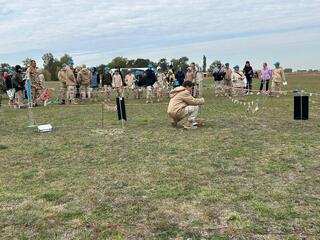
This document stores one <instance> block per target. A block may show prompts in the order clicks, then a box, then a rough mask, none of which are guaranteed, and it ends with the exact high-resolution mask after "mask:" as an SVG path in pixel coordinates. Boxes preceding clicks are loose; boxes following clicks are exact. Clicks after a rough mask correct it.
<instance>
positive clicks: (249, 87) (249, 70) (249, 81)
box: [243, 61, 254, 94]
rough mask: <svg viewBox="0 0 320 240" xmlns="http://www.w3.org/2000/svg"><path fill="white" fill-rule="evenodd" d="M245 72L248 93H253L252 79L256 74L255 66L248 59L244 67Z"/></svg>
mask: <svg viewBox="0 0 320 240" xmlns="http://www.w3.org/2000/svg"><path fill="white" fill-rule="evenodd" d="M243 73H244V75H245V76H246V79H247V84H246V89H247V93H248V94H249V93H251V90H252V79H253V76H254V72H253V68H252V67H251V65H250V62H249V61H246V65H245V66H244V68H243Z"/></svg>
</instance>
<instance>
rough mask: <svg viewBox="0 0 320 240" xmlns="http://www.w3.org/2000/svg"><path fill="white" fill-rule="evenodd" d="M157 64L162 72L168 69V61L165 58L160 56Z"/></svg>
mask: <svg viewBox="0 0 320 240" xmlns="http://www.w3.org/2000/svg"><path fill="white" fill-rule="evenodd" d="M157 66H158V67H159V68H160V70H161V71H162V72H166V71H168V69H169V63H168V61H167V59H165V58H161V59H160V60H159V62H158V63H157Z"/></svg>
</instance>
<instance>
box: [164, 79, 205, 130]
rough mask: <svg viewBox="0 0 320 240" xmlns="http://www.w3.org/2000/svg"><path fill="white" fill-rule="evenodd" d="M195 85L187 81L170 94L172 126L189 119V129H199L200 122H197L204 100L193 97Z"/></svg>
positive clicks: (169, 109)
mask: <svg viewBox="0 0 320 240" xmlns="http://www.w3.org/2000/svg"><path fill="white" fill-rule="evenodd" d="M193 87H194V83H192V82H190V81H185V82H184V83H183V85H182V86H181V87H177V88H175V89H173V90H172V91H171V92H170V102H169V106H168V110H167V113H168V115H169V117H170V118H171V119H172V126H174V127H176V126H178V123H179V122H180V121H181V120H183V119H184V118H187V120H188V124H187V127H189V128H197V126H198V125H199V123H200V121H198V120H197V116H198V113H199V109H200V108H199V106H200V105H203V104H204V99H203V98H200V99H196V98H194V97H193V96H192V95H191V92H192V89H193Z"/></svg>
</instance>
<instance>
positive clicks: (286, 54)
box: [0, 0, 320, 69]
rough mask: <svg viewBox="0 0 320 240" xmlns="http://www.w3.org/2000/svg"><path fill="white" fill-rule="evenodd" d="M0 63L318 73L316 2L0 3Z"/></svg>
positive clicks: (0, 0) (109, 0)
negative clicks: (48, 58)
mask: <svg viewBox="0 0 320 240" xmlns="http://www.w3.org/2000/svg"><path fill="white" fill-rule="evenodd" d="M0 6H1V9H0V36H1V37H0V38H1V41H0V62H9V63H10V64H16V63H20V62H21V61H22V60H23V59H25V58H26V57H30V58H35V59H38V60H40V59H41V56H42V55H43V54H44V53H46V52H52V53H53V54H54V55H55V56H58V57H59V56H61V55H63V54H64V53H68V54H70V55H71V56H73V58H74V60H75V63H76V64H82V63H84V64H87V65H96V64H100V63H106V62H108V61H110V60H111V59H112V58H113V57H115V56H125V57H128V58H137V57H144V58H150V59H152V60H157V59H160V58H163V57H165V58H167V59H171V58H173V57H180V56H188V57H189V58H190V59H191V60H193V61H195V62H199V63H200V62H201V59H202V56H203V54H205V55H207V57H208V61H209V62H211V61H213V60H216V59H220V60H222V61H224V62H230V63H231V64H234V65H235V64H240V65H242V64H243V62H244V61H245V60H251V61H252V62H253V63H254V65H255V66H257V67H258V66H260V65H261V63H262V62H264V61H267V62H269V63H273V62H275V61H280V62H281V63H282V64H283V65H284V66H285V67H293V68H295V69H296V68H317V69H319V68H320V64H319V56H320V41H319V40H320V17H319V12H320V1H319V0H281V1H277V0H265V1H258V0H244V1H239V0H228V1H221V0H219V1H217V0H175V1H172V0H170V1H169V0H153V1H148V0H92V1H87V0H73V1H69V0H54V1H53V0H28V1H22V0H10V1H9V0H0Z"/></svg>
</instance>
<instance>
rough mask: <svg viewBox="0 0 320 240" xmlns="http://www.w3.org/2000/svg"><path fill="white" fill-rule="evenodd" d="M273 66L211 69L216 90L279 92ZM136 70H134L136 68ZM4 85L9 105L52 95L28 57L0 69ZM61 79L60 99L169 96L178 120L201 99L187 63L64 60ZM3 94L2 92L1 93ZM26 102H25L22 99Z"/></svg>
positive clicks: (193, 112) (279, 75) (199, 81)
mask: <svg viewBox="0 0 320 240" xmlns="http://www.w3.org/2000/svg"><path fill="white" fill-rule="evenodd" d="M274 66H275V67H274V69H271V68H269V67H268V65H267V63H264V64H263V66H262V68H261V70H258V71H255V70H254V69H253V68H252V66H251V64H250V62H249V61H247V62H246V64H245V66H244V68H243V70H240V67H239V66H238V65H236V66H234V67H233V69H232V68H231V67H230V64H229V63H226V64H221V63H218V64H217V65H216V67H215V68H214V69H213V71H212V76H213V79H214V93H215V95H216V96H238V95H240V96H244V95H249V94H253V93H254V92H256V93H257V94H266V95H274V96H277V97H279V96H280V95H281V93H282V91H283V86H285V85H286V84H287V82H286V78H285V74H284V70H283V68H282V67H281V66H280V63H279V62H277V63H275V64H274ZM136 70H138V71H136ZM255 77H256V78H258V79H260V81H261V83H260V88H259V90H253V84H252V83H253V79H254V78H255ZM1 79H2V81H0V82H2V83H3V84H2V86H3V88H4V89H5V90H6V93H7V95H8V98H9V106H11V107H15V108H22V107H26V106H29V107H34V106H38V105H42V104H43V105H46V104H47V103H48V101H50V99H52V97H53V95H54V94H53V89H49V88H47V87H46V83H45V78H44V75H43V74H42V71H41V70H39V68H38V67H37V64H36V61H34V60H32V61H31V62H30V64H29V66H28V68H26V69H23V68H22V67H21V66H19V65H17V66H15V67H14V68H12V69H9V70H5V71H3V72H2V73H1ZM58 79H59V81H60V93H59V98H58V103H59V104H62V105H64V104H77V103H79V102H80V101H86V100H87V99H90V98H92V97H94V96H95V95H96V94H98V93H102V96H103V98H104V99H105V101H106V102H110V101H111V100H112V96H115V97H126V98H130V97H132V98H137V99H141V98H145V99H146V102H147V103H152V102H153V101H159V102H160V101H162V100H163V99H164V98H165V97H166V96H167V97H170V99H171V100H170V103H169V108H168V114H169V116H170V117H171V118H172V120H173V125H177V124H178V122H180V121H181V120H182V119H184V118H186V117H187V116H188V119H189V122H190V124H191V125H192V126H195V125H197V124H196V120H195V119H196V117H197V112H198V110H199V108H198V106H197V105H201V104H204V99H203V98H202V95H203V79H204V73H203V72H202V71H201V69H200V68H199V67H198V66H197V65H196V64H195V63H191V64H190V65H189V66H188V67H187V68H186V70H185V69H182V68H179V69H177V70H176V71H174V69H173V67H172V66H170V68H169V69H168V70H167V71H162V70H161V68H155V67H154V66H152V65H149V66H148V68H146V69H143V70H141V69H120V68H118V69H109V68H107V67H105V68H96V67H93V68H88V67H87V66H86V65H82V66H79V67H73V66H69V65H67V64H64V65H63V66H62V68H61V69H60V71H59V72H58ZM0 95H1V94H0ZM26 102H27V104H26Z"/></svg>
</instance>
